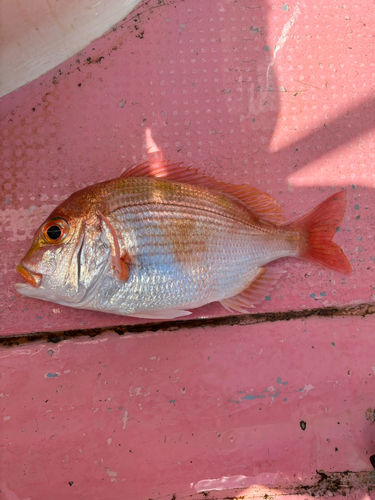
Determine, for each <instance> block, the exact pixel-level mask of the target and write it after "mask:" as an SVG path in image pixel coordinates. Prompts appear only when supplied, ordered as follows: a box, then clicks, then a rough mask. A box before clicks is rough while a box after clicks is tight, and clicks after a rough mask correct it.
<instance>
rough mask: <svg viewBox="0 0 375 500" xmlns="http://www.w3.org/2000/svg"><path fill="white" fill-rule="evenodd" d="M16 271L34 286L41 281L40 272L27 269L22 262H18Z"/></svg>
mask: <svg viewBox="0 0 375 500" xmlns="http://www.w3.org/2000/svg"><path fill="white" fill-rule="evenodd" d="M17 272H18V273H19V274H20V275H21V276H22V278H24V279H25V280H26V281H27V282H28V283H30V285H32V286H33V287H34V288H37V287H38V286H39V285H40V284H41V282H42V275H41V274H38V273H34V272H32V271H29V270H28V269H26V267H25V266H23V265H22V263H21V264H18V266H17Z"/></svg>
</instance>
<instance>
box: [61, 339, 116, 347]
mask: <svg viewBox="0 0 375 500" xmlns="http://www.w3.org/2000/svg"><path fill="white" fill-rule="evenodd" d="M107 340H108V337H105V338H101V339H95V340H83V341H82V342H78V341H77V340H75V339H73V340H64V342H63V344H72V343H73V344H78V345H88V344H94V345H95V344H101V343H102V342H107Z"/></svg>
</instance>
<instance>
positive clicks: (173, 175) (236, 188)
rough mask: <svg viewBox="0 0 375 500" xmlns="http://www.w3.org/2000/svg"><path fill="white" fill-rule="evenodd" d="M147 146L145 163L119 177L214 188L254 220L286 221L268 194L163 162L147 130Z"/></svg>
mask: <svg viewBox="0 0 375 500" xmlns="http://www.w3.org/2000/svg"><path fill="white" fill-rule="evenodd" d="M146 146H147V151H148V160H147V161H145V162H144V163H141V164H140V165H134V166H132V167H130V168H128V169H127V170H125V172H123V173H122V174H121V176H120V178H125V177H156V178H163V179H166V180H169V181H174V182H182V183H186V184H193V185H195V186H202V187H205V188H208V189H215V190H216V191H220V192H221V193H223V194H226V195H228V196H230V197H232V198H235V199H236V200H238V201H240V202H242V203H243V204H244V205H246V206H247V208H248V209H249V210H250V211H251V212H252V213H253V214H254V216H255V217H256V218H257V219H260V220H262V221H263V222H270V223H272V224H281V223H282V222H284V220H285V218H284V216H283V209H282V207H281V206H280V205H279V203H278V202H277V201H276V200H275V199H274V198H273V197H272V196H271V195H269V194H268V193H263V192H262V191H260V190H259V189H257V188H255V187H252V186H248V185H246V184H242V185H235V184H228V183H225V182H220V181H216V180H215V179H214V178H213V177H209V176H207V175H205V174H203V173H201V172H199V170H198V169H195V168H192V167H187V166H184V165H182V164H181V163H170V162H168V161H166V160H164V157H163V153H162V151H161V150H160V149H159V148H158V146H157V145H156V144H155V142H154V140H153V139H152V136H151V131H150V129H147V130H146Z"/></svg>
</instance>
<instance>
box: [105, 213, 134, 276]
mask: <svg viewBox="0 0 375 500" xmlns="http://www.w3.org/2000/svg"><path fill="white" fill-rule="evenodd" d="M99 216H100V218H101V219H102V221H103V222H104V223H105V224H106V225H107V227H108V229H109V230H110V232H111V235H112V239H113V245H114V251H115V255H113V256H112V264H113V265H114V268H115V270H116V276H117V278H118V279H119V280H120V281H127V280H128V279H129V277H130V267H129V263H130V259H129V256H128V255H123V256H121V250H120V244H119V242H118V238H117V234H116V231H115V229H114V227H113V226H112V224H111V223H110V221H109V219H108V217H106V216H105V215H103V214H102V213H100V214H99Z"/></svg>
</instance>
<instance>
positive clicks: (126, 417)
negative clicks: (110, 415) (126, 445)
mask: <svg viewBox="0 0 375 500" xmlns="http://www.w3.org/2000/svg"><path fill="white" fill-rule="evenodd" d="M128 420H129V412H128V410H125V413H124V417H123V419H122V421H123V425H122V428H123V429H124V430H125V429H126V424H127V423H128Z"/></svg>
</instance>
